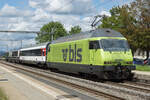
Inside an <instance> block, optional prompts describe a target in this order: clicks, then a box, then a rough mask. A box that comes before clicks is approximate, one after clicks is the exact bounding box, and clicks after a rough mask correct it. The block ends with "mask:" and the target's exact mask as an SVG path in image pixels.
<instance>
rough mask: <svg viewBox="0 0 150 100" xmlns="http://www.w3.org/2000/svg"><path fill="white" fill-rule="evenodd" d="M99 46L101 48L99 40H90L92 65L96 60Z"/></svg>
mask: <svg viewBox="0 0 150 100" xmlns="http://www.w3.org/2000/svg"><path fill="white" fill-rule="evenodd" d="M98 48H99V42H98V41H97V40H94V41H89V50H90V64H91V65H93V64H94V63H95V61H96V57H97V49H98Z"/></svg>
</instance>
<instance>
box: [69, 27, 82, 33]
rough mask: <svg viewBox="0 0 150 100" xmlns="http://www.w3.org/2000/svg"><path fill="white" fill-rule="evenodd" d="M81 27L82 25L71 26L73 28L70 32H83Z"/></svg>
mask: <svg viewBox="0 0 150 100" xmlns="http://www.w3.org/2000/svg"><path fill="white" fill-rule="evenodd" d="M81 30H82V29H81V27H80V26H74V27H71V30H70V31H69V34H70V35H72V34H77V33H80V32H81Z"/></svg>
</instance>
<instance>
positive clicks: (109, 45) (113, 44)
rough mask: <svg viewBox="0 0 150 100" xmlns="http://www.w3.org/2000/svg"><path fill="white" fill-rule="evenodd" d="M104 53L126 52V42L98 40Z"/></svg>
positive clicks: (127, 48) (127, 47)
mask: <svg viewBox="0 0 150 100" xmlns="http://www.w3.org/2000/svg"><path fill="white" fill-rule="evenodd" d="M100 42H101V46H102V48H103V49H104V51H127V50H129V46H128V43H127V41H126V40H119V39H102V40H100Z"/></svg>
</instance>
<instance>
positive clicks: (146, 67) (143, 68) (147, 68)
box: [136, 65, 150, 72]
mask: <svg viewBox="0 0 150 100" xmlns="http://www.w3.org/2000/svg"><path fill="white" fill-rule="evenodd" d="M136 70H138V71H149V72H150V65H144V66H142V65H136Z"/></svg>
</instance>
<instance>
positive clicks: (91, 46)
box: [89, 40, 100, 49]
mask: <svg viewBox="0 0 150 100" xmlns="http://www.w3.org/2000/svg"><path fill="white" fill-rule="evenodd" d="M89 49H100V45H99V41H97V40H96V41H90V42H89Z"/></svg>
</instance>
